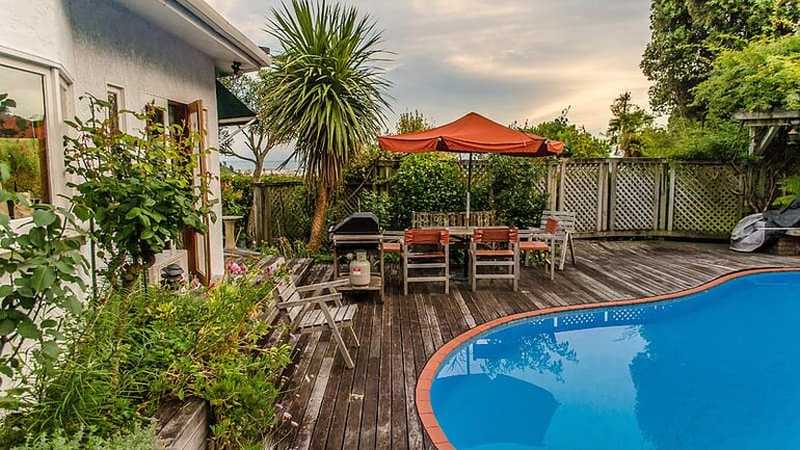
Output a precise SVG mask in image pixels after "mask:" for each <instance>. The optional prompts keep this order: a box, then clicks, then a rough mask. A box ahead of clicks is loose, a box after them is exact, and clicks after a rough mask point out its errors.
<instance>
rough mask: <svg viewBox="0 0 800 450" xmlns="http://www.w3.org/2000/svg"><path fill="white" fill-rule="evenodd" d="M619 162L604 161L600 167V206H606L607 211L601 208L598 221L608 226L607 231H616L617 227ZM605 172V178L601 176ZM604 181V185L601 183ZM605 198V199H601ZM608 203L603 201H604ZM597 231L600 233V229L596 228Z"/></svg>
mask: <svg viewBox="0 0 800 450" xmlns="http://www.w3.org/2000/svg"><path fill="white" fill-rule="evenodd" d="M619 164H620V162H619V161H618V160H613V161H612V160H605V161H603V164H602V165H601V166H600V177H601V178H600V181H601V183H600V195H599V197H600V198H601V200H600V201H601V204H602V205H604V206H606V205H607V209H606V208H603V210H601V214H600V220H601V223H602V224H603V225H607V226H608V228H607V229H608V230H609V231H614V230H616V226H617V182H618V180H617V169H618V167H619ZM604 171H605V172H606V176H603V172H604ZM603 181H605V183H603ZM603 197H605V198H603ZM606 198H607V200H608V201H604V200H606ZM598 231H602V228H598Z"/></svg>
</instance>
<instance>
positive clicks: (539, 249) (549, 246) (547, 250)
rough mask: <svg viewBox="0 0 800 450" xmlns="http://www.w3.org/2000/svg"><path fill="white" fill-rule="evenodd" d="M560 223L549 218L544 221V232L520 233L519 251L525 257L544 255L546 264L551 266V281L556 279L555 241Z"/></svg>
mask: <svg viewBox="0 0 800 450" xmlns="http://www.w3.org/2000/svg"><path fill="white" fill-rule="evenodd" d="M558 230H559V222H558V221H557V220H556V219H554V218H552V217H549V218H547V219H546V220H545V221H544V226H543V230H541V231H542V232H541V233H540V232H539V231H540V229H538V228H537V229H536V232H531V231H528V232H525V233H520V242H519V251H520V253H522V254H524V255H530V254H531V253H542V254H544V255H545V263H546V264H548V265H549V266H550V269H549V272H550V279H551V280H552V279H554V278H555V260H556V244H555V240H556V238H557V236H558V234H557V233H558ZM525 238H527V239H525Z"/></svg>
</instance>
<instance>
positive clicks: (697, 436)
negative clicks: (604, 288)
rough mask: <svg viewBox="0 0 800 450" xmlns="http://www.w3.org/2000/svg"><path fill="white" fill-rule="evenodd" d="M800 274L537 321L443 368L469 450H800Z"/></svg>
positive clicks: (440, 394) (445, 404)
mask: <svg viewBox="0 0 800 450" xmlns="http://www.w3.org/2000/svg"><path fill="white" fill-rule="evenodd" d="M798 369H800V272H783V273H763V274H756V275H748V276H745V277H741V278H737V279H734V280H732V281H729V282H727V283H725V284H722V285H720V286H717V287H715V288H712V289H710V290H708V291H705V292H702V293H698V294H694V295H691V296H688V297H685V298H682V299H680V300H671V301H667V302H661V303H653V304H649V305H641V306H633V307H618V308H600V309H591V310H585V311H580V312H572V313H563V314H557V315H549V316H541V317H534V318H530V319H525V320H521V321H516V322H512V323H509V324H506V325H502V326H500V327H498V328H494V329H492V330H489V331H487V332H485V333H483V334H481V335H479V336H476V337H475V338H473V339H471V340H469V341H467V342H466V343H464V344H463V345H462V346H460V347H459V348H457V349H456V350H455V351H454V352H453V353H451V354H450V355H449V357H448V358H446V359H445V361H444V362H443V363H442V365H441V366H440V368H439V371H438V373H437V375H436V378H435V380H434V382H433V384H432V386H431V404H432V407H433V411H434V413H435V415H436V418H437V420H438V421H439V424H440V426H441V427H442V429H443V430H444V432H445V434H446V435H447V437H448V439H449V440H450V442H451V443H452V444H453V445H454V446H455V447H456V448H458V449H481V450H484V449H487V450H488V449H498V450H501V449H502V450H523V449H545V450H581V449H592V450H633V449H636V450H638V449H643V450H644V449H646V450H651V449H658V450H715V449H726V450H781V449H800V376H799V375H800V370H798Z"/></svg>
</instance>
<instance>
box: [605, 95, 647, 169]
mask: <svg viewBox="0 0 800 450" xmlns="http://www.w3.org/2000/svg"><path fill="white" fill-rule="evenodd" d="M652 123H653V116H651V115H650V114H648V113H647V111H645V110H644V109H642V107H640V106H638V105H636V104H634V103H633V102H631V93H630V92H623V93H622V94H620V95H619V96H618V97H617V98H615V99H614V103H612V104H611V120H609V122H608V138H609V141H610V142H611V144H612V145H615V146H616V147H617V151H619V152H620V153H622V155H623V156H626V157H634V156H642V149H643V146H644V145H643V142H642V135H641V133H642V132H643V131H644V130H645V129H646V128H647V127H649V126H650V125H652Z"/></svg>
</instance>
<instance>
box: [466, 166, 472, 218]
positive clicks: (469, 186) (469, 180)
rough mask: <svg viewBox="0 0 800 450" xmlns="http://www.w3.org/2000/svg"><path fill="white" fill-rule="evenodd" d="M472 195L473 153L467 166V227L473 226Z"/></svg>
mask: <svg viewBox="0 0 800 450" xmlns="http://www.w3.org/2000/svg"><path fill="white" fill-rule="evenodd" d="M471 194H472V152H470V154H469V165H468V166H467V226H470V225H472V224H471V223H470V220H469V212H470V210H469V207H470V197H471Z"/></svg>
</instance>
